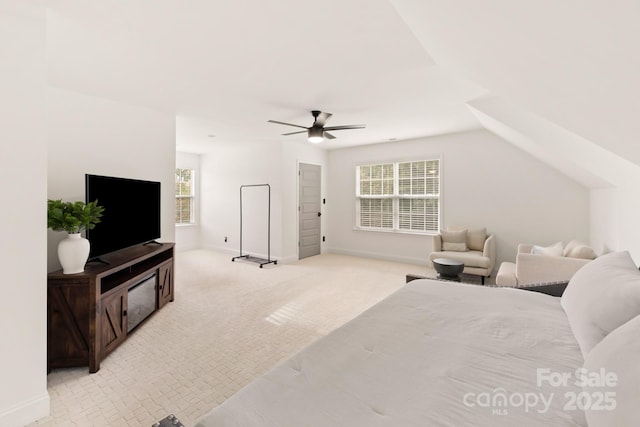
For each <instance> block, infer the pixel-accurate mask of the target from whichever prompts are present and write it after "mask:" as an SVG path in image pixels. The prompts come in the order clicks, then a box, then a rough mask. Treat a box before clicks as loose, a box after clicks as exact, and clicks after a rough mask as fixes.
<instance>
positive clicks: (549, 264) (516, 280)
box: [496, 243, 591, 286]
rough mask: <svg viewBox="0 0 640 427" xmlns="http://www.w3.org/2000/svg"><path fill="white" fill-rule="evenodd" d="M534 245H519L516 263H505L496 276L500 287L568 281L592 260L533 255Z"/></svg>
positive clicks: (501, 265)
mask: <svg viewBox="0 0 640 427" xmlns="http://www.w3.org/2000/svg"><path fill="white" fill-rule="evenodd" d="M531 249H533V245H529V244H524V243H521V244H519V245H518V253H517V254H516V262H515V263H512V262H503V263H502V264H500V269H499V270H498V274H497V276H496V285H498V286H521V285H530V284H534V283H548V282H562V281H568V280H569V279H571V277H573V275H574V274H575V272H576V271H578V270H579V269H580V268H582V267H583V266H584V265H586V264H587V263H589V262H590V261H591V260H590V259H583V258H573V257H569V256H564V255H563V256H555V255H539V254H532V253H531Z"/></svg>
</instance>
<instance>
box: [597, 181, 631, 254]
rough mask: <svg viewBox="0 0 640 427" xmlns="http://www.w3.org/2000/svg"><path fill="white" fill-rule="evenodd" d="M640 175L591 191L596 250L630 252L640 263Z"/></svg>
mask: <svg viewBox="0 0 640 427" xmlns="http://www.w3.org/2000/svg"><path fill="white" fill-rule="evenodd" d="M638 182H640V177H638V178H636V180H634V181H630V182H629V184H628V185H623V186H619V187H615V188H610V189H598V190H592V191H591V244H592V246H593V247H594V248H595V249H596V252H599V251H601V250H602V249H603V248H606V249H608V250H611V251H629V252H630V253H631V256H632V257H633V259H634V261H635V262H636V264H640V229H639V228H638V218H639V217H640V199H639V198H638V189H637V187H634V184H635V183H638Z"/></svg>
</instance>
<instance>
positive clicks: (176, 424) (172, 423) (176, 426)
mask: <svg viewBox="0 0 640 427" xmlns="http://www.w3.org/2000/svg"><path fill="white" fill-rule="evenodd" d="M151 427H184V424H182V423H181V422H180V420H179V419H177V418H176V416H175V415H173V414H170V415H167V416H166V417H164V418H163V419H161V420H160V421H158V422H157V423H153V425H152V426H151Z"/></svg>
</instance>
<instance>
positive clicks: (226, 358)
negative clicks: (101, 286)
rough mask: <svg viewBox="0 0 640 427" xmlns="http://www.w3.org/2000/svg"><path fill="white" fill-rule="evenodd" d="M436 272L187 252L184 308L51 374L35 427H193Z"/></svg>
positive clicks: (366, 262) (170, 308) (180, 270)
mask: <svg viewBox="0 0 640 427" xmlns="http://www.w3.org/2000/svg"><path fill="white" fill-rule="evenodd" d="M407 273H413V274H421V275H428V274H432V272H429V270H427V268H426V267H419V266H415V265H410V264H401V263H393V262H386V261H380V260H372V259H365V258H357V257H349V256H343V255H335V254H324V255H319V256H315V257H311V258H306V259H304V260H301V261H297V262H294V263H290V264H278V265H275V266H274V265H268V266H265V267H264V268H258V265H257V264H254V263H247V262H243V261H236V262H231V256H230V255H227V254H223V253H219V252H212V251H204V250H196V251H188V252H179V253H178V254H177V256H176V264H175V293H176V294H175V301H174V302H173V303H170V304H168V305H167V306H165V307H164V308H163V309H162V310H160V311H159V312H157V313H155V314H154V315H153V316H152V317H151V318H150V319H149V320H148V321H147V322H146V323H144V324H143V325H142V326H141V327H140V328H138V329H137V330H136V331H135V332H134V333H133V334H132V335H131V336H130V337H129V338H128V339H127V340H126V341H125V342H124V343H123V344H122V345H120V347H118V348H117V349H116V350H115V351H114V352H113V353H111V354H110V355H109V356H107V358H106V359H104V360H103V361H102V364H101V368H100V370H99V371H98V372H97V373H95V374H89V371H88V368H72V369H56V370H54V371H52V372H51V373H50V374H49V375H48V391H49V395H50V396H51V416H50V417H48V418H46V419H43V420H40V421H39V422H37V423H34V424H33V425H32V426H116V425H117V426H150V425H151V424H153V423H154V422H156V421H158V420H160V419H161V418H163V417H165V416H166V415H167V414H175V415H176V416H177V417H178V418H179V419H180V420H181V421H182V422H183V423H184V424H185V425H186V426H190V425H193V424H195V421H196V420H197V419H198V418H199V417H200V416H202V415H203V414H205V413H206V412H208V411H209V410H211V409H212V408H213V407H214V406H217V405H219V404H220V403H222V402H223V401H224V400H225V399H226V398H228V397H229V396H231V395H232V394H233V393H235V392H236V391H238V390H239V389H240V388H241V387H243V386H244V385H246V384H247V383H248V382H250V381H251V380H252V379H253V378H255V377H256V376H258V375H260V374H262V373H264V372H266V371H267V370H268V369H269V368H271V367H273V366H274V365H276V364H277V363H278V362H280V361H282V360H283V359H285V358H287V357H289V356H291V355H293V354H295V353H296V352H298V351H300V350H301V349H302V348H304V347H305V346H307V345H308V344H310V343H311V342H313V341H315V340H317V339H318V338H320V337H322V336H324V335H326V334H328V333H329V332H331V331H332V330H334V329H335V328H337V327H339V326H341V325H343V324H344V323H346V322H347V321H349V320H350V319H352V318H354V317H355V316H357V315H358V314H359V313H361V312H362V311H364V310H366V309H367V308H369V307H370V306H372V305H374V304H375V303H377V302H378V301H380V300H381V299H383V298H384V297H386V296H387V295H389V294H391V293H392V292H393V291H395V290H396V289H398V288H399V287H401V286H403V285H404V283H405V275H406V274H407Z"/></svg>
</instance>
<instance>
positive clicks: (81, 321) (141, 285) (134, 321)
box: [47, 243, 175, 373]
mask: <svg viewBox="0 0 640 427" xmlns="http://www.w3.org/2000/svg"><path fill="white" fill-rule="evenodd" d="M174 246H175V244H174V243H151V244H147V245H138V246H134V247H131V248H128V249H123V250H120V251H117V252H113V253H111V254H108V255H105V256H103V257H101V258H102V260H104V261H106V262H107V263H108V264H102V263H89V264H87V266H86V267H85V271H84V272H82V273H78V274H62V270H59V271H55V272H53V273H49V275H48V279H47V369H48V370H49V371H50V370H51V369H52V368H62V367H72V366H89V372H91V373H93V372H97V371H98V370H99V369H100V362H101V361H102V359H104V358H105V357H106V356H107V355H108V354H109V353H110V352H111V351H113V350H114V349H115V348H116V347H117V346H118V345H120V344H121V343H122V342H123V341H124V340H125V339H127V336H128V335H129V334H130V333H131V332H133V330H135V328H137V327H138V326H139V325H140V324H141V323H142V322H144V320H146V319H147V318H148V317H149V316H150V315H152V314H153V313H155V312H156V311H158V310H159V309H161V308H162V307H163V306H164V305H165V304H167V303H168V302H170V301H173V299H174V284H173V251H174ZM134 297H135V298H134Z"/></svg>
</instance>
